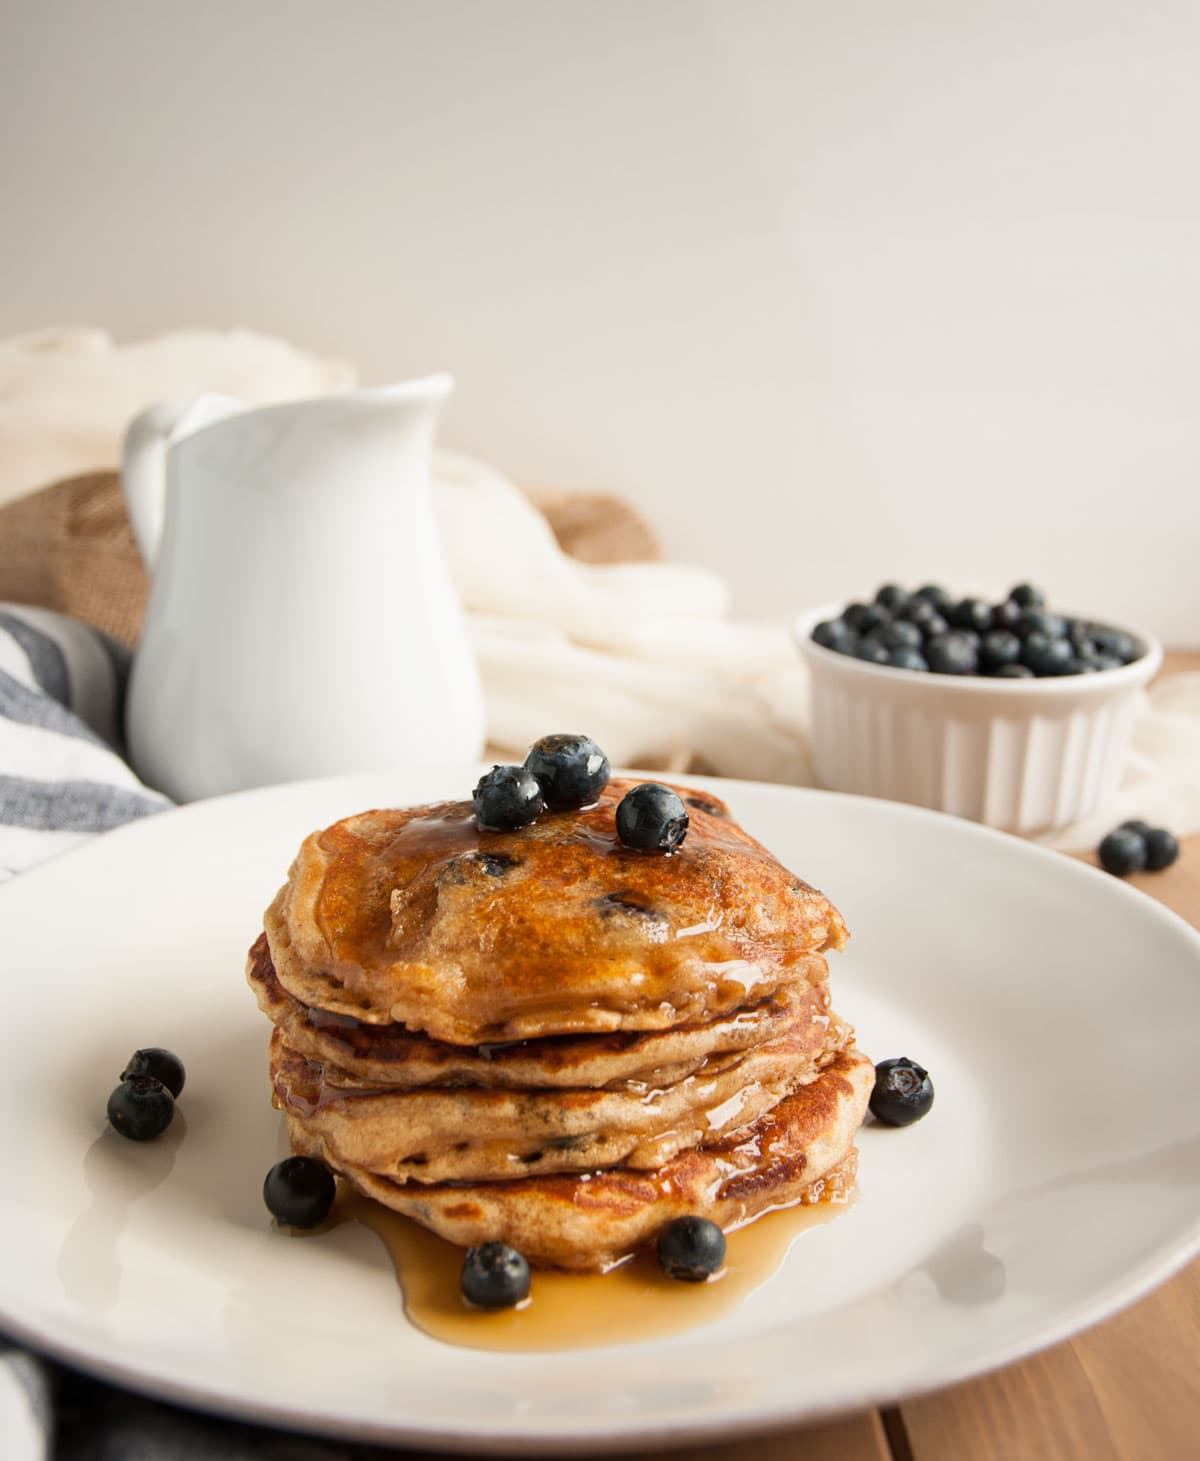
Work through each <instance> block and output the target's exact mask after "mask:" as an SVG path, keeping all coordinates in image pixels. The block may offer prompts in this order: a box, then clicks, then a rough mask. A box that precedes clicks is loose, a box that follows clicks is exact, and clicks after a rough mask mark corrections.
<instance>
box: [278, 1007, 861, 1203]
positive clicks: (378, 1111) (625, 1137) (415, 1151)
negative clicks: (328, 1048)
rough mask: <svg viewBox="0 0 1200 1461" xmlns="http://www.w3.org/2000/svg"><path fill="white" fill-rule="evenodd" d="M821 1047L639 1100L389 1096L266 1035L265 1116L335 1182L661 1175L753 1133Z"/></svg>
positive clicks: (753, 1059) (794, 1037) (638, 1088)
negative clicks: (737, 1134) (299, 1142)
mask: <svg viewBox="0 0 1200 1461" xmlns="http://www.w3.org/2000/svg"><path fill="white" fill-rule="evenodd" d="M827 1038H828V1036H827V1030H825V1029H821V1028H819V1027H816V1026H811V1025H810V1026H809V1027H807V1028H801V1029H793V1030H791V1031H788V1032H787V1033H785V1034H784V1035H783V1036H782V1037H781V1038H780V1039H778V1040H772V1041H767V1042H766V1043H764V1044H760V1045H755V1046H754V1047H752V1048H751V1049H750V1050H748V1051H744V1052H735V1053H732V1054H728V1055H714V1056H711V1057H710V1058H709V1059H708V1060H707V1061H705V1062H704V1063H703V1064H702V1065H701V1066H700V1068H699V1069H698V1070H697V1071H695V1072H694V1073H693V1074H691V1075H688V1076H686V1077H684V1078H683V1079H682V1080H680V1081H677V1082H675V1083H673V1084H671V1085H665V1086H658V1087H653V1088H650V1089H647V1088H645V1087H644V1086H642V1085H641V1083H634V1084H633V1085H632V1086H630V1087H627V1088H626V1089H623V1090H611V1089H600V1090H589V1089H576V1090H563V1089H542V1090H525V1091H510V1090H494V1089H492V1090H489V1089H482V1088H479V1087H473V1086H456V1087H452V1088H444V1087H426V1088H423V1089H417V1090H412V1089H409V1090H397V1089H394V1088H389V1087H378V1086H363V1085H361V1084H359V1083H358V1082H356V1081H355V1080H354V1079H353V1078H352V1077H351V1076H349V1075H348V1074H347V1073H346V1072H345V1071H342V1070H339V1069H338V1068H337V1067H329V1066H326V1065H322V1064H321V1063H319V1062H316V1061H310V1060H306V1059H305V1057H304V1056H303V1055H301V1054H300V1053H299V1052H298V1051H296V1050H294V1049H292V1048H291V1047H290V1046H289V1045H288V1043H287V1040H286V1038H285V1037H284V1036H283V1035H282V1034H281V1033H280V1031H279V1030H276V1031H275V1032H274V1034H273V1035H272V1038H271V1052H270V1072H271V1083H272V1089H273V1091H274V1097H275V1103H276V1105H278V1106H279V1107H280V1108H281V1109H283V1110H284V1111H286V1112H287V1113H288V1115H289V1117H291V1118H293V1119H294V1120H296V1121H298V1122H300V1123H302V1124H303V1125H304V1127H305V1129H306V1130H307V1131H308V1132H309V1133H310V1134H311V1135H312V1136H313V1137H315V1138H317V1139H319V1141H320V1143H321V1147H322V1150H323V1151H324V1154H325V1159H326V1160H327V1161H328V1162H329V1164H330V1165H331V1166H333V1167H335V1168H336V1169H338V1170H345V1169H347V1168H348V1167H364V1168H367V1169H369V1170H370V1171H372V1172H374V1173H376V1174H377V1175H380V1176H386V1177H391V1178H393V1179H395V1180H397V1181H415V1182H442V1181H463V1180H468V1181H471V1180H484V1181H498V1180H500V1181H502V1180H512V1179H515V1178H518V1177H521V1176H524V1175H527V1174H528V1173H529V1172H530V1171H531V1170H533V1169H534V1168H535V1167H536V1169H537V1171H538V1172H539V1173H541V1172H574V1171H587V1170H590V1169H593V1168H596V1167H609V1166H614V1165H616V1164H617V1163H624V1164H625V1165H627V1166H629V1167H634V1168H651V1167H657V1166H660V1165H661V1164H662V1163H663V1162H664V1161H668V1160H669V1159H670V1158H671V1157H674V1156H675V1155H676V1154H677V1153H678V1152H680V1151H682V1150H683V1149H684V1148H685V1147H690V1146H698V1145H706V1144H710V1143H712V1142H713V1141H716V1140H719V1139H720V1138H721V1137H722V1136H724V1135H725V1134H726V1133H727V1132H729V1131H732V1130H735V1129H737V1128H739V1127H742V1126H745V1125H747V1124H748V1123H750V1122H753V1121H756V1120H757V1119H758V1118H759V1117H760V1116H762V1115H764V1114H765V1113H766V1112H767V1111H769V1110H770V1109H771V1107H772V1106H774V1105H775V1104H776V1103H777V1102H779V1101H780V1100H782V1099H783V1097H784V1096H785V1095H787V1094H788V1092H789V1091H790V1090H792V1089H793V1088H794V1087H795V1086H796V1085H797V1083H798V1082H800V1081H804V1080H811V1079H812V1078H813V1077H814V1076H815V1075H816V1074H817V1071H818V1067H819V1063H820V1062H821V1061H825V1062H826V1063H827V1062H828V1061H829V1060H830V1059H832V1058H833V1056H834V1055H835V1054H836V1051H834V1050H830V1049H828V1048H827V1043H826V1042H827Z"/></svg>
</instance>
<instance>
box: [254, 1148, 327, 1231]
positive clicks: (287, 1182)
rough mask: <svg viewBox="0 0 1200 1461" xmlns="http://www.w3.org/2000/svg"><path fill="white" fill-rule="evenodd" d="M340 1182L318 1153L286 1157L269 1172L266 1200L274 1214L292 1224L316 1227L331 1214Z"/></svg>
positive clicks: (265, 1186)
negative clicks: (320, 1160)
mask: <svg viewBox="0 0 1200 1461" xmlns="http://www.w3.org/2000/svg"><path fill="white" fill-rule="evenodd" d="M336 1191H337V1186H336V1184H335V1182H334V1180H333V1173H332V1172H331V1171H330V1170H329V1168H328V1167H327V1166H326V1165H325V1163H324V1162H319V1161H317V1159H316V1157H284V1159H283V1161H282V1162H276V1163H275V1165H274V1166H273V1167H272V1168H271V1170H270V1171H269V1172H268V1173H267V1179H266V1181H265V1182H264V1183H263V1201H264V1202H265V1203H266V1204H267V1210H268V1211H269V1212H270V1214H271V1216H272V1217H273V1218H277V1219H278V1220H279V1222H281V1223H285V1224H286V1225H287V1226H288V1227H289V1228H315V1227H316V1225H317V1224H318V1223H322V1222H324V1221H325V1219H326V1218H327V1217H328V1216H329V1209H330V1208H331V1207H332V1206H333V1198H334V1194H335V1193H336Z"/></svg>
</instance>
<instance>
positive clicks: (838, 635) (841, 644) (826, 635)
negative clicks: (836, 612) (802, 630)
mask: <svg viewBox="0 0 1200 1461" xmlns="http://www.w3.org/2000/svg"><path fill="white" fill-rule="evenodd" d="M812 637H813V639H814V640H816V642H817V643H818V644H819V645H820V646H821V648H822V649H831V650H833V652H834V654H849V653H850V652H851V651H852V650H853V648H854V646H855V644H856V643H857V641H858V635H857V634H855V632H854V630H853V629H851V627H850V626H849V624H847V623H846V621H845V619H822V620H821V622H820V623H819V624H818V625H816V627H815V628H814V629H813V632H812Z"/></svg>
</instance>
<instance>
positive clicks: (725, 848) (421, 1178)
mask: <svg viewBox="0 0 1200 1461" xmlns="http://www.w3.org/2000/svg"><path fill="white" fill-rule="evenodd" d="M632 785H633V783H631V782H628V781H621V780H614V781H612V782H610V784H609V786H608V787H607V789H606V790H605V791H604V792H603V794H602V795H601V796H600V798H599V800H598V802H597V803H596V805H594V806H592V807H588V808H586V809H585V810H583V811H570V812H550V813H546V814H544V815H543V816H542V817H540V818H539V819H538V821H537V822H536V823H535V824H533V825H532V826H528V827H524V828H521V829H520V830H519V831H515V832H485V831H481V830H480V829H479V828H478V826H477V824H476V821H475V818H474V815H473V810H472V805H471V803H470V802H469V801H466V802H445V803H439V804H437V805H435V806H426V807H417V808H412V809H407V810H387V811H370V812H364V813H362V814H361V815H359V816H354V817H349V818H347V819H346V820H345V821H341V822H337V823H335V824H334V825H333V826H332V827H329V828H326V829H325V830H324V831H322V832H316V833H313V835H312V836H310V837H309V838H307V839H306V841H305V842H304V844H303V846H302V847H301V849H300V852H299V854H298V855H297V857H296V860H295V862H294V863H293V865H292V869H291V872H290V874H289V877H288V881H287V882H286V883H285V885H284V886H283V888H282V889H281V890H280V892H279V894H278V896H277V897H276V898H275V900H274V902H273V903H272V904H271V906H270V908H269V909H268V910H267V913H266V916H265V920H264V922H265V933H264V934H263V935H262V936H261V937H260V938H259V939H258V941H257V942H256V943H255V944H254V946H253V948H252V949H251V951H250V960H249V967H248V977H249V980H250V984H251V986H252V988H253V989H254V992H255V994H256V996H257V998H258V1001H259V1004H260V1006H261V1007H262V1009H263V1011H264V1012H265V1013H266V1014H267V1016H268V1017H269V1018H270V1019H271V1021H272V1022H273V1024H274V1026H275V1029H274V1030H273V1032H272V1036H271V1047H270V1073H271V1081H272V1085H273V1090H274V1101H275V1104H276V1105H277V1106H278V1107H280V1108H281V1109H282V1110H283V1111H284V1112H285V1113H286V1115H287V1120H288V1129H289V1134H290V1138H291V1143H292V1146H293V1149H294V1150H295V1151H296V1152H299V1153H302V1154H305V1155H310V1156H316V1157H320V1158H321V1159H323V1160H324V1161H325V1162H327V1163H328V1164H329V1166H330V1167H332V1168H333V1169H334V1170H335V1171H336V1172H338V1173H339V1174H340V1175H341V1176H342V1177H343V1178H345V1179H346V1180H347V1181H348V1182H349V1183H351V1184H352V1185H353V1186H354V1187H356V1188H357V1189H359V1190H360V1191H361V1192H363V1193H365V1194H367V1195H368V1196H369V1197H372V1198H375V1199H377V1200H378V1201H379V1202H381V1203H384V1204H385V1205H386V1206H388V1207H390V1208H394V1209H396V1210H397V1211H399V1212H403V1213H407V1214H408V1215H409V1216H411V1217H413V1218H415V1219H416V1220H417V1221H418V1222H420V1223H423V1224H424V1225H425V1226H426V1227H429V1228H432V1229H433V1230H435V1231H436V1232H439V1233H441V1234H442V1235H443V1236H445V1237H447V1238H449V1239H451V1240H452V1241H454V1242H456V1243H460V1244H463V1245H469V1244H474V1243H479V1242H484V1241H487V1240H491V1239H497V1240H500V1241H503V1242H506V1243H510V1244H512V1246H513V1247H515V1248H518V1249H520V1251H521V1252H523V1253H524V1254H525V1256H526V1257H527V1258H528V1259H529V1260H530V1262H532V1263H536V1264H545V1265H554V1266H558V1267H563V1268H577V1269H602V1268H605V1267H608V1266H609V1265H611V1264H612V1263H614V1262H617V1261H619V1260H620V1259H621V1258H623V1257H624V1256H625V1255H626V1254H628V1253H629V1252H631V1251H632V1250H633V1249H634V1248H636V1247H637V1246H639V1245H640V1244H642V1243H645V1242H647V1241H650V1240H652V1239H653V1238H655V1237H656V1235H657V1233H658V1232H659V1230H660V1229H661V1228H662V1227H663V1226H664V1225H665V1224H666V1223H668V1222H670V1221H671V1220H672V1219H674V1218H676V1217H680V1216H683V1215H685V1214H695V1215H699V1216H703V1217H708V1218H711V1219H712V1220H713V1221H715V1222H717V1223H718V1224H720V1226H721V1227H723V1228H726V1229H728V1228H732V1227H736V1226H738V1225H739V1224H741V1223H744V1222H746V1221H748V1220H749V1219H750V1218H752V1217H754V1216H756V1215H758V1214H759V1213H762V1212H765V1211H768V1210H770V1209H773V1208H777V1207H782V1206H786V1205H789V1204H792V1203H796V1202H816V1201H820V1200H823V1199H828V1198H831V1197H838V1196H842V1195H845V1194H846V1193H848V1192H849V1190H850V1189H851V1187H852V1185H853V1181H854V1171H855V1165H856V1161H857V1154H856V1152H855V1148H854V1136H855V1133H856V1131H857V1130H858V1127H859V1125H860V1123H861V1121H862V1118H863V1114H864V1112H865V1110H866V1103H867V1097H868V1095H869V1094H870V1090H871V1086H872V1083H873V1080H874V1071H873V1068H872V1066H871V1064H870V1062H869V1061H868V1060H867V1059H866V1057H865V1056H863V1055H861V1054H860V1053H859V1052H858V1051H857V1050H856V1049H855V1048H854V1045H853V1032H852V1031H851V1030H850V1029H849V1028H848V1027H847V1026H846V1025H845V1024H843V1023H842V1022H841V1021H840V1020H839V1019H838V1018H837V1016H836V1015H834V1014H833V1013H832V1011H831V1009H830V1003H829V986H828V966H827V963H826V960H825V954H826V952H827V951H828V950H830V949H838V948H841V947H842V945H843V943H844V942H845V938H846V929H845V925H844V923H843V922H842V918H841V915H840V914H839V913H838V912H837V910H836V909H835V908H834V907H833V905H832V904H831V903H830V902H829V901H828V900H827V899H826V898H825V897H824V896H823V895H822V894H820V893H818V892H817V891H816V890H814V889H813V888H810V887H809V886H808V885H807V884H805V883H803V882H801V881H800V880H799V879H798V878H797V877H795V876H794V875H793V874H792V873H790V872H788V870H787V869H786V868H784V867H783V866H782V865H781V864H780V863H779V862H777V861H776V860H775V859H774V858H773V857H772V856H771V855H770V854H769V853H768V852H767V851H766V850H765V849H764V848H763V847H762V846H760V844H759V843H757V842H755V841H754V839H753V838H752V837H750V836H749V835H748V834H747V833H746V832H744V831H743V830H742V829H741V828H740V827H739V826H738V825H737V824H736V823H735V822H734V821H733V820H732V819H731V818H730V816H729V813H728V810H727V808H726V807H725V806H724V804H723V803H721V802H720V801H719V800H717V799H716V798H715V797H713V796H711V795H709V794H707V793H704V794H701V793H699V792H694V791H688V790H686V789H685V788H679V789H678V790H679V792H680V795H681V796H682V797H683V798H684V800H685V802H686V804H687V808H688V813H689V817H690V827H689V831H688V835H687V838H686V841H685V842H684V844H683V846H682V847H681V848H680V849H679V850H678V851H677V852H674V853H672V854H669V855H664V854H659V853H646V852H637V851H633V850H630V849H628V848H625V847H623V846H622V845H621V843H620V842H619V840H618V838H617V834H616V827H615V811H616V806H617V803H618V802H619V801H620V799H621V797H622V796H623V795H624V793H625V792H626V791H628V790H629V789H630V787H631V786H632Z"/></svg>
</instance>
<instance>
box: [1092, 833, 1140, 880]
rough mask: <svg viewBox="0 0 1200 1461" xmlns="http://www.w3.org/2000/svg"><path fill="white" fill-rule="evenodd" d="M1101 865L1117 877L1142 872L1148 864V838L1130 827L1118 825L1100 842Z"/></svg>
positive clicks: (1125, 876)
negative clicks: (1132, 830)
mask: <svg viewBox="0 0 1200 1461" xmlns="http://www.w3.org/2000/svg"><path fill="white" fill-rule="evenodd" d="M1100 866H1101V867H1102V868H1103V869H1104V871H1105V872H1109V873H1112V875H1113V876H1114V877H1117V878H1127V877H1128V876H1129V874H1130V873H1140V872H1141V870H1142V869H1143V868H1144V867H1145V866H1146V839H1145V838H1144V837H1143V836H1141V835H1140V833H1137V832H1131V831H1130V830H1129V828H1128V827H1118V828H1117V830H1116V831H1115V832H1110V833H1109V834H1108V836H1107V837H1106V838H1105V839H1104V841H1103V842H1101V844H1100Z"/></svg>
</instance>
